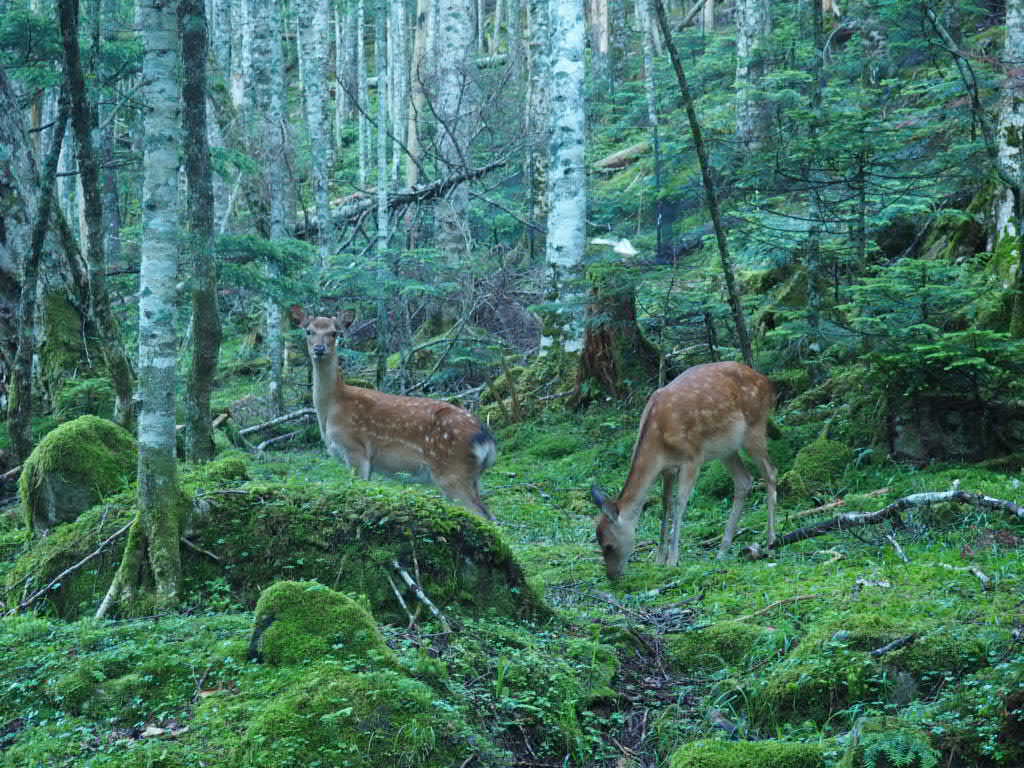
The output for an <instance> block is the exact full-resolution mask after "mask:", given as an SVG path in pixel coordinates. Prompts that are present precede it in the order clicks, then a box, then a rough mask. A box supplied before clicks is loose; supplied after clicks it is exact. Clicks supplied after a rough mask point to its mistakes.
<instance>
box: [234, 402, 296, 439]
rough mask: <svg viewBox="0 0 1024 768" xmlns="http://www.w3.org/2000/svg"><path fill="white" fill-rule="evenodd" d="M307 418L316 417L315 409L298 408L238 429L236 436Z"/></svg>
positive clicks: (243, 435)
mask: <svg viewBox="0 0 1024 768" xmlns="http://www.w3.org/2000/svg"><path fill="white" fill-rule="evenodd" d="M309 416H316V409H315V408H300V409H299V410H297V411H292V412H291V413H286V414H284V415H283V416H278V417H277V418H275V419H271V420H270V421H264V422H263V423H262V424H254V425H253V426H251V427H246V428H245V429H240V430H238V434H240V435H241V436H242V437H245V436H246V435H251V434H252V433H253V432H259V431H260V430H263V429H269V428H270V427H273V426H276V425H278V424H283V423H284V422H286V421H294V420H295V419H303V418H307V417H309ZM218 418H220V417H218Z"/></svg>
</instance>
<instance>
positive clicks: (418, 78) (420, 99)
mask: <svg viewBox="0 0 1024 768" xmlns="http://www.w3.org/2000/svg"><path fill="white" fill-rule="evenodd" d="M430 6H431V2H430V0H416V30H415V33H414V39H413V47H412V63H411V66H410V77H409V80H410V90H411V92H412V94H411V105H410V106H411V108H410V109H409V117H408V122H407V127H406V131H405V145H406V148H407V149H408V152H409V154H408V159H407V162H406V166H405V185H406V186H407V187H412V186H415V185H416V183H417V182H418V181H419V170H420V155H421V152H422V150H421V147H420V132H419V124H420V121H421V120H422V119H423V117H424V115H425V111H426V106H427V91H426V87H427V86H426V84H427V81H428V80H429V75H428V73H427V70H426V67H427V40H428V38H429V31H430Z"/></svg>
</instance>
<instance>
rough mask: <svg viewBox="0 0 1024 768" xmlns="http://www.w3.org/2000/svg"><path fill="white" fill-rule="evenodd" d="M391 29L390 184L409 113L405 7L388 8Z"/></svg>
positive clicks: (394, 178)
mask: <svg viewBox="0 0 1024 768" xmlns="http://www.w3.org/2000/svg"><path fill="white" fill-rule="evenodd" d="M390 9H391V10H390V15H389V19H390V26H389V29H390V31H389V33H388V60H389V61H390V64H389V65H388V93H389V95H390V97H391V98H390V100H389V101H390V104H391V115H390V121H391V122H390V125H391V129H390V131H389V133H390V135H391V136H392V142H391V145H392V146H391V171H390V172H389V174H388V180H389V183H390V184H392V185H393V184H394V182H396V181H397V180H398V178H399V170H400V168H401V163H402V157H403V156H404V151H403V146H402V144H403V138H404V137H403V136H402V133H403V131H404V129H405V125H406V121H407V119H408V113H409V62H408V60H407V57H408V54H407V50H406V48H407V42H406V37H407V32H408V21H407V18H406V12H405V3H391V4H390Z"/></svg>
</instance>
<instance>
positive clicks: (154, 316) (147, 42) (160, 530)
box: [98, 0, 182, 615]
mask: <svg viewBox="0 0 1024 768" xmlns="http://www.w3.org/2000/svg"><path fill="white" fill-rule="evenodd" d="M138 10H139V22H140V25H139V26H140V27H141V29H142V37H143V46H144V54H143V64H142V78H143V83H144V85H143V88H142V95H143V99H144V100H145V102H146V104H147V106H148V108H149V109H148V111H147V112H146V116H145V121H144V129H145V134H146V143H145V148H144V151H143V158H142V168H143V182H142V199H143V205H142V264H141V267H140V269H139V373H140V376H139V389H140V392H141V395H142V407H141V409H140V412H139V426H138V435H139V466H138V482H139V496H138V504H139V513H138V517H137V519H136V521H135V525H134V526H133V527H132V531H131V534H130V535H129V538H128V544H127V545H126V547H125V551H124V555H123V558H122V562H121V566H120V568H119V569H118V572H117V575H116V576H115V578H114V581H113V583H112V584H111V586H110V589H109V590H108V592H107V596H106V597H105V598H104V600H103V604H102V605H101V606H100V609H99V612H98V613H99V615H103V614H105V613H106V612H107V611H108V610H109V609H110V608H111V607H112V605H113V604H114V603H115V602H117V601H119V600H120V601H121V602H122V605H123V607H124V608H125V611H124V612H125V613H133V612H138V607H139V605H140V603H142V602H143V601H142V597H141V595H142V593H144V592H146V593H149V592H150V590H149V584H150V583H152V592H151V594H152V596H153V601H152V605H149V604H147V609H152V610H156V611H161V610H167V609H169V608H173V607H174V606H175V605H176V604H177V602H178V597H179V594H178V593H179V585H180V583H181V550H180V548H179V543H178V539H179V536H180V533H179V531H180V520H181V506H182V505H181V492H180V490H179V489H178V475H177V462H176V459H175V424H174V421H175V419H174V410H175V409H174V403H175V397H174V389H175V379H176V374H175V365H176V359H177V337H178V334H177V331H176V328H175V310H176V307H175V284H176V282H177V267H178V264H177V253H178V230H177V219H178V147H179V146H180V144H181V141H180V137H179V130H178V117H179V107H178V84H177V82H176V77H175V75H176V70H177V65H178V56H177V52H178V42H177V32H178V19H177V8H176V4H173V3H165V2H163V0H140V2H139V9H138Z"/></svg>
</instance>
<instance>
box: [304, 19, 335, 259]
mask: <svg viewBox="0 0 1024 768" xmlns="http://www.w3.org/2000/svg"><path fill="white" fill-rule="evenodd" d="M299 16H300V17H301V18H300V19H299V50H300V58H301V59H302V62H303V64H302V88H303V91H304V92H305V96H306V98H305V104H306V125H307V127H308V130H309V145H310V147H309V148H310V157H311V165H312V170H313V193H314V197H315V199H316V219H317V228H316V231H317V248H318V252H319V262H320V268H321V269H323V267H324V265H325V264H326V263H327V256H328V253H329V251H330V246H331V240H332V237H331V231H332V228H331V226H330V205H329V195H330V189H329V184H330V171H331V166H332V165H333V164H334V140H333V138H332V137H331V135H330V132H331V131H330V129H331V122H330V120H329V118H328V115H327V34H328V31H329V30H330V25H329V21H330V6H329V4H328V0H306V2H305V3H304V7H302V8H301V9H300V11H299ZM310 19H312V23H310Z"/></svg>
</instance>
